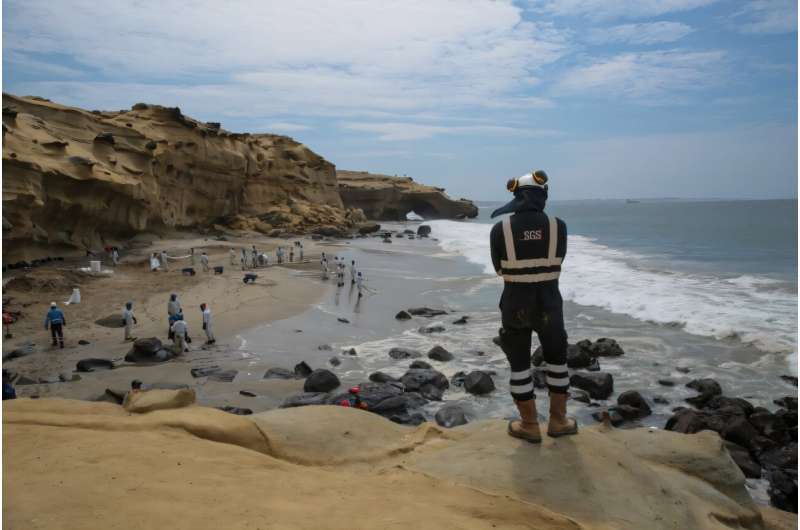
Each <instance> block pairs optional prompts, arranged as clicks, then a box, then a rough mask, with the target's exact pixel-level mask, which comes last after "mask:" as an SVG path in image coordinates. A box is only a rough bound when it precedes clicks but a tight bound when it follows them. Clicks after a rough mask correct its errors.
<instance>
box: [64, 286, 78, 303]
mask: <svg viewBox="0 0 800 530" xmlns="http://www.w3.org/2000/svg"><path fill="white" fill-rule="evenodd" d="M80 303H81V290H80V289H78V288H77V287H76V288H74V289H73V290H72V296H70V297H69V300H67V304H68V305H69V304H80Z"/></svg>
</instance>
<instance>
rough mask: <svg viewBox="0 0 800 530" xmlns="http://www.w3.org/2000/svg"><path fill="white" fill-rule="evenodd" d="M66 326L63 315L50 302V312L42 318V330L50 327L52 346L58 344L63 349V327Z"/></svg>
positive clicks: (54, 304)
mask: <svg viewBox="0 0 800 530" xmlns="http://www.w3.org/2000/svg"><path fill="white" fill-rule="evenodd" d="M66 325H67V319H66V318H64V313H63V312H62V311H61V310H60V309H59V308H58V306H57V305H56V303H55V302H50V310H49V311H48V312H47V316H45V317H44V329H47V327H48V326H49V327H50V335H51V336H52V337H53V346H55V345H56V344H58V346H59V347H61V348H62V349H63V348H64V327H65V326H66Z"/></svg>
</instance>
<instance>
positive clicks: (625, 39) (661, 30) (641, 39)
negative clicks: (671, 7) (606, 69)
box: [587, 21, 693, 44]
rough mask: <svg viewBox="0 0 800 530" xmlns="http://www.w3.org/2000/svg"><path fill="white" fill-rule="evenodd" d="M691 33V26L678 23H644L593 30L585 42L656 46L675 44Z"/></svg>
mask: <svg viewBox="0 0 800 530" xmlns="http://www.w3.org/2000/svg"><path fill="white" fill-rule="evenodd" d="M692 31H693V30H692V27H691V26H688V25H686V24H682V23H680V22H666V21H659V22H645V23H642V24H622V25H620V26H612V27H608V28H595V29H593V30H591V31H590V32H589V35H588V38H587V40H588V41H589V42H591V43H592V44H605V43H609V42H621V43H628V44H658V43H663V42H675V41H676V40H680V39H682V38H683V37H685V36H686V35H688V34H689V33H691V32H692Z"/></svg>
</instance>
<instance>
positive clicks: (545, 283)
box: [490, 170, 578, 443]
mask: <svg viewBox="0 0 800 530" xmlns="http://www.w3.org/2000/svg"><path fill="white" fill-rule="evenodd" d="M547 180H548V178H547V174H546V173H545V172H544V171H542V170H536V171H533V172H532V173H528V174H527V175H523V176H522V177H520V178H517V179H511V180H509V181H508V184H507V185H506V187H507V188H508V191H510V192H512V193H513V194H514V199H513V200H511V201H510V202H509V203H508V204H506V205H505V206H502V207H500V208H498V209H497V210H495V211H494V212H492V217H496V216H498V215H501V214H507V213H510V214H512V215H510V216H509V217H506V218H504V219H503V220H502V221H501V222H499V223H497V224H495V225H494V226H493V227H492V231H491V236H490V246H491V253H492V263H493V265H494V268H495V271H497V274H498V275H500V276H502V278H503V281H504V287H503V294H502V296H501V298H500V312H501V315H502V324H503V327H502V328H500V347H501V348H502V349H503V352H504V353H505V354H506V357H508V361H509V363H510V365H511V397H512V398H513V399H514V403H515V404H516V406H517V409H518V410H519V414H520V416H521V418H522V420H521V421H510V422H509V423H508V434H509V435H511V436H513V437H515V438H521V439H523V440H526V441H528V442H531V443H540V442H541V440H542V438H541V433H540V431H539V422H538V418H537V413H536V401H535V396H534V393H533V378H532V374H531V334H532V333H533V332H534V331H535V332H536V334H537V335H538V336H539V342H540V343H541V345H542V353H543V354H544V362H545V365H544V369H545V375H546V382H547V387H548V390H549V394H550V420H549V423H548V426H547V435H548V436H551V437H558V436H565V435H570V434H577V433H578V424H577V422H576V421H575V420H574V419H573V418H568V417H567V397H568V396H569V394H568V393H567V391H568V389H569V374H568V372H567V332H566V330H565V329H564V314H563V308H562V305H563V302H562V299H561V292H560V291H559V289H558V277H559V275H560V273H561V264H562V262H563V261H564V256H565V255H566V253H567V225H566V224H565V223H564V221H562V220H561V219H558V218H556V217H555V216H550V215H547V214H546V213H544V206H545V202H546V201H547V188H548V187H547Z"/></svg>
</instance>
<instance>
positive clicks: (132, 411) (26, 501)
mask: <svg viewBox="0 0 800 530" xmlns="http://www.w3.org/2000/svg"><path fill="white" fill-rule="evenodd" d="M187 392H189V391H187V390H182V391H171V392H170V391H164V390H161V391H151V392H147V393H145V394H144V395H139V396H129V397H128V399H127V400H126V404H125V408H123V407H121V406H118V405H112V404H109V403H90V402H81V401H70V400H62V399H38V400H31V399H18V400H16V401H11V402H9V401H6V402H5V403H4V405H3V441H4V446H3V457H4V458H3V481H4V485H6V486H7V487H6V488H5V491H4V499H3V502H4V507H5V508H6V509H5V510H3V523H4V524H5V525H8V527H9V528H33V527H35V528H41V529H55V528H120V529H134V528H170V529H172V530H179V529H183V528H186V529H190V528H191V529H195V528H226V529H238V528H308V529H311V528H313V529H332V530H339V529H342V528H348V529H361V528H364V529H367V528H369V529H372V528H412V527H413V528H416V529H420V530H422V529H431V530H433V529H437V530H438V529H442V528H447V529H462V530H477V529H484V528H498V529H523V528H528V529H530V528H536V529H541V530H548V529H549V530H555V529H572V530H576V529H587V530H588V529H595V530H608V529H615V530H626V529H627V530H643V529H648V530H659V529H664V530H667V529H669V530H673V529H677V528H680V529H697V530H729V529H731V528H738V529H751V530H766V529H778V528H782V529H783V528H785V529H788V528H796V527H797V525H796V520H795V516H794V515H793V514H787V513H780V512H776V511H774V510H770V509H763V508H762V509H759V507H758V506H756V505H755V504H754V503H753V501H752V500H751V499H750V497H749V495H748V494H747V490H746V489H745V481H744V476H743V475H742V473H741V471H739V468H738V467H736V464H734V462H733V460H731V457H730V455H729V454H728V452H727V451H726V450H725V448H724V446H723V444H722V442H721V440H720V439H719V437H718V436H717V435H716V433H712V432H708V431H706V432H702V433H699V434H696V435H682V434H676V433H671V432H666V431H651V430H648V429H633V430H615V429H611V428H609V427H605V426H602V425H600V426H595V427H591V428H582V430H581V434H579V435H578V436H575V437H570V438H569V439H557V440H556V439H552V438H547V437H545V439H544V440H543V442H542V444H541V445H531V444H528V443H525V442H523V441H520V440H515V439H513V438H511V437H509V436H508V435H507V434H506V433H505V428H506V426H505V423H504V422H503V421H500V420H488V421H483V422H477V423H474V424H469V425H465V426H463V427H458V428H454V429H449V430H448V429H442V428H439V427H436V426H434V425H431V424H430V423H424V424H422V425H420V426H419V427H416V428H408V427H403V426H400V425H397V424H394V423H392V422H390V421H389V420H386V419H383V418H381V417H379V416H377V415H375V414H370V413H368V412H365V411H361V410H358V409H354V408H345V407H335V406H317V407H313V406H312V407H302V408H295V409H280V410H274V411H270V412H265V413H261V414H256V415H253V416H235V415H233V414H228V413H225V412H221V411H219V410H214V409H208V408H202V407H197V406H182V405H185V404H186V403H188V402H190V401H191V396H186V395H183V396H181V395H180V394H181V393H183V394H186V393H187ZM182 397H186V398H188V399H182ZM179 398H180V399H179ZM175 407H180V408H175ZM159 409H161V410H159ZM143 411H151V412H144V413H142V412H143ZM67 491H68V492H69V494H68V495H67V494H65V492H67Z"/></svg>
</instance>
